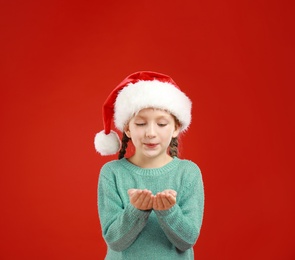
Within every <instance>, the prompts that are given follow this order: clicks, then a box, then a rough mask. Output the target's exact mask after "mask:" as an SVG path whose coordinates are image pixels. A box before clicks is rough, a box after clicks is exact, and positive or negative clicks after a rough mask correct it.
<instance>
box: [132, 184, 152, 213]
mask: <svg viewBox="0 0 295 260" xmlns="http://www.w3.org/2000/svg"><path fill="white" fill-rule="evenodd" d="M128 195H129V199H130V203H131V204H132V205H133V206H134V207H135V208H137V209H139V210H150V209H152V208H153V200H154V196H153V194H152V192H151V191H150V190H147V189H144V190H140V189H129V190H128Z"/></svg>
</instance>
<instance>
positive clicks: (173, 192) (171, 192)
mask: <svg viewBox="0 0 295 260" xmlns="http://www.w3.org/2000/svg"><path fill="white" fill-rule="evenodd" d="M164 192H165V194H171V195H172V196H174V197H176V196H177V192H176V191H175V190H164Z"/></svg>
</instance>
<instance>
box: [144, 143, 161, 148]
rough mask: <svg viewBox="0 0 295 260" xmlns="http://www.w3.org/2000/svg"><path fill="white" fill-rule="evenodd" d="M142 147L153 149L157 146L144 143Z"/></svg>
mask: <svg viewBox="0 0 295 260" xmlns="http://www.w3.org/2000/svg"><path fill="white" fill-rule="evenodd" d="M144 145H145V146H147V147H148V148H155V147H156V146H157V145H158V144H152V143H145V144H144Z"/></svg>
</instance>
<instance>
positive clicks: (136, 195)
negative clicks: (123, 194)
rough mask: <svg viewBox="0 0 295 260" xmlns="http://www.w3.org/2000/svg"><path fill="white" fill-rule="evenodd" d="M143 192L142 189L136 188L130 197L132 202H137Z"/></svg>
mask: <svg viewBox="0 0 295 260" xmlns="http://www.w3.org/2000/svg"><path fill="white" fill-rule="evenodd" d="M141 194H142V190H136V191H135V192H134V193H133V194H132V195H131V197H130V202H131V203H133V204H134V203H136V202H137V201H138V199H139V198H140V196H141Z"/></svg>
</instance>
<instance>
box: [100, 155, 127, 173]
mask: <svg viewBox="0 0 295 260" xmlns="http://www.w3.org/2000/svg"><path fill="white" fill-rule="evenodd" d="M123 161H124V159H121V160H113V161H110V162H107V163H105V164H104V165H103V166H102V167H101V169H100V175H105V174H107V175H110V174H115V173H116V172H117V171H120V170H122V168H123V165H124V162H123Z"/></svg>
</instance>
